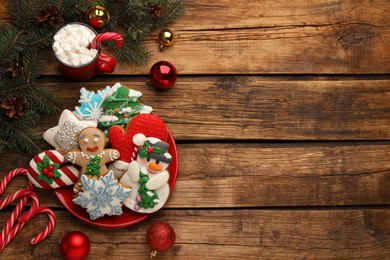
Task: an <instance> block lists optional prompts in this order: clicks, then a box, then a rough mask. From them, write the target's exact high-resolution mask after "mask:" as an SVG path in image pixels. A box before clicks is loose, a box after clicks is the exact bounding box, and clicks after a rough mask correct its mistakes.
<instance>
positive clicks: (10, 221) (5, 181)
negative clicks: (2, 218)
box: [0, 168, 34, 242]
mask: <svg viewBox="0 0 390 260" xmlns="http://www.w3.org/2000/svg"><path fill="white" fill-rule="evenodd" d="M18 175H24V176H27V170H26V169H24V168H17V169H14V170H12V171H10V172H9V173H8V174H7V175H6V176H5V177H4V178H3V179H2V180H1V182H0V196H1V195H2V194H3V193H4V191H5V189H6V188H7V186H8V185H9V183H10V182H11V180H12V179H13V178H15V177H16V176H18ZM33 189H34V186H33V185H32V183H31V182H28V184H27V190H31V191H32V190H33ZM19 195H21V193H19ZM26 195H27V194H26ZM15 196H18V194H14V197H15ZM11 199H12V198H11V196H9V197H8V200H11ZM14 199H16V198H14ZM28 199H29V197H28V196H21V200H20V201H19V202H18V204H17V205H16V207H15V209H14V210H13V212H12V214H11V216H10V217H9V219H8V220H7V223H6V224H5V226H4V228H3V230H2V231H1V241H4V240H5V237H6V236H7V234H8V233H9V231H10V230H11V228H12V227H13V225H14V223H15V221H16V219H17V218H18V217H19V215H20V212H21V211H22V209H23V208H24V206H25V205H26V204H27V201H28ZM2 203H3V204H4V205H5V204H7V203H6V202H4V201H2ZM7 205H8V204H7ZM26 214H28V213H25V214H24V215H26ZM1 241H0V242H1Z"/></svg>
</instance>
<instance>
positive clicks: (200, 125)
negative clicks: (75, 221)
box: [37, 76, 390, 140]
mask: <svg viewBox="0 0 390 260" xmlns="http://www.w3.org/2000/svg"><path fill="white" fill-rule="evenodd" d="M146 79H147V78H128V77H126V78H112V79H111V78H104V79H100V78H96V79H94V80H92V81H91V82H83V83H76V82H69V81H66V80H64V81H63V82H62V81H60V82H59V81H53V79H51V78H50V79H47V80H46V81H45V83H42V86H44V87H45V88H46V89H48V90H52V91H53V92H54V93H55V94H54V96H55V97H56V98H57V99H58V100H59V102H60V104H61V105H62V106H63V107H64V108H68V109H73V108H74V107H75V106H76V105H77V104H78V100H79V89H80V88H81V87H86V88H87V89H91V90H97V89H102V88H103V87H104V86H107V85H113V84H114V83H115V82H117V81H120V82H121V83H122V84H124V85H126V86H128V87H131V88H134V89H137V90H140V91H141V92H143V94H144V96H143V98H142V102H143V103H144V104H147V105H150V106H152V107H153V108H154V110H155V112H156V113H157V115H159V116H160V117H161V118H162V119H163V120H164V121H165V122H166V124H167V125H168V127H169V129H170V131H171V132H172V133H173V135H174V137H175V138H176V140H232V139H234V140H366V139H369V140H387V139H389V138H390V131H389V129H390V120H389V119H390V105H389V104H390V81H389V80H388V79H387V80H332V79H330V80H323V79H316V80H299V78H298V80H289V79H287V80H284V79H283V78H278V79H268V78H267V77H254V76H225V77H221V76H220V77H181V78H179V79H178V82H177V83H176V84H175V86H174V87H173V88H172V89H170V90H168V91H158V90H156V89H154V88H152V87H147V86H146V85H145V83H144V82H145V81H146ZM57 118H58V115H56V116H53V117H47V118H46V119H45V120H43V121H42V123H41V124H40V126H39V127H38V129H37V131H38V132H39V131H40V132H43V131H45V130H46V129H48V128H50V127H52V126H54V125H56V124H57V121H58V119H57Z"/></svg>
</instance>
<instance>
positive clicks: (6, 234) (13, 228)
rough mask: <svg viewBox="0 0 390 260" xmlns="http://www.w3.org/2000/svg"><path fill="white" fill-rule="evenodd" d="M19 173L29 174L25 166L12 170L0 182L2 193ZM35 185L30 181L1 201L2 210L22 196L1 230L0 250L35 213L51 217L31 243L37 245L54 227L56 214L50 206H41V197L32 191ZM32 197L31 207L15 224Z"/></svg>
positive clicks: (0, 207) (0, 191) (0, 192)
mask: <svg viewBox="0 0 390 260" xmlns="http://www.w3.org/2000/svg"><path fill="white" fill-rule="evenodd" d="M17 175H25V176H26V175H27V170H26V169H23V168H17V169H15V170H13V171H10V172H9V173H8V174H7V175H6V176H5V177H4V178H3V179H2V180H1V182H0V195H1V194H2V193H3V192H4V190H5V189H6V187H7V186H8V184H9V183H10V181H11V180H12V179H13V178H14V177H15V176H17ZM33 188H34V186H33V184H32V183H31V182H28V185H27V189H23V190H19V191H17V192H14V193H12V194H11V195H9V196H7V197H6V198H5V199H3V200H1V201H0V210H2V209H3V208H4V207H6V206H7V205H9V204H10V203H11V202H13V201H14V200H16V199H19V198H20V201H19V203H18V204H17V205H16V208H15V209H14V211H13V212H12V214H11V216H10V218H9V219H8V220H7V223H6V225H5V226H4V228H3V230H2V231H1V240H0V252H2V251H3V250H4V248H5V247H6V246H7V245H8V243H9V242H10V241H11V240H12V239H13V238H14V237H15V235H16V234H17V233H18V232H19V231H20V230H21V229H22V228H23V226H24V225H25V224H26V223H27V222H28V221H29V220H30V219H31V218H33V217H34V216H35V215H37V214H40V213H45V214H46V215H48V217H49V223H48V225H47V226H46V227H45V229H44V230H43V231H41V232H40V233H39V234H38V235H36V236H35V237H34V238H33V239H32V240H31V244H33V245H35V244H37V243H39V242H40V241H42V240H43V239H45V238H46V237H47V236H48V235H49V234H50V233H51V232H52V231H53V229H54V226H55V223H56V216H55V214H54V212H53V211H52V210H51V209H50V208H49V207H46V206H44V207H39V198H38V195H36V194H35V193H34V192H32V190H33ZM29 198H31V199H32V205H31V208H30V209H29V210H28V211H27V212H26V213H24V214H23V215H22V216H21V217H20V218H19V220H18V222H17V223H16V224H15V222H16V220H17V218H18V217H19V215H20V213H21V211H22V209H23V208H24V206H25V205H26V203H27V201H28V199H29ZM14 224H15V225H14Z"/></svg>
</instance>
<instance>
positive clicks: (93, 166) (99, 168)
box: [67, 127, 120, 191]
mask: <svg viewBox="0 0 390 260" xmlns="http://www.w3.org/2000/svg"><path fill="white" fill-rule="evenodd" d="M77 141H78V145H79V147H80V150H69V151H68V153H67V158H68V161H69V162H71V163H73V164H76V165H80V166H81V170H80V173H81V174H80V176H82V175H88V176H98V177H99V176H103V175H105V174H106V173H107V172H108V169H107V166H106V164H107V163H109V162H112V161H114V160H116V159H118V158H119V155H120V154H119V152H118V151H117V150H115V149H105V147H106V137H105V136H104V134H103V132H102V131H101V130H99V129H97V128H94V127H87V128H85V129H83V130H82V131H81V132H80V134H79V136H78V139H77ZM79 185H80V181H78V182H77V184H76V185H75V191H78V190H80V187H79Z"/></svg>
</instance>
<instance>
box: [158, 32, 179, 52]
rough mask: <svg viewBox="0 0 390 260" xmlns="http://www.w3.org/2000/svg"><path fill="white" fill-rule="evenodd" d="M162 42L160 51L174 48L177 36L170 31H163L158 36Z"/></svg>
mask: <svg viewBox="0 0 390 260" xmlns="http://www.w3.org/2000/svg"><path fill="white" fill-rule="evenodd" d="M158 39H159V41H160V51H163V50H165V49H166V48H167V47H169V46H172V45H173V43H174V42H175V34H174V33H173V32H172V31H171V30H169V29H162V30H161V31H160V33H159V35H158Z"/></svg>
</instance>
